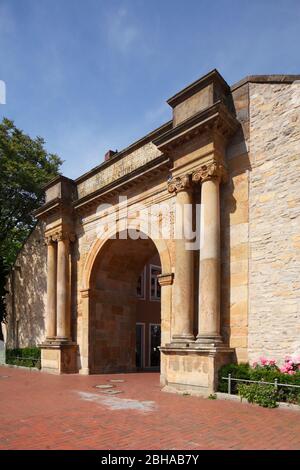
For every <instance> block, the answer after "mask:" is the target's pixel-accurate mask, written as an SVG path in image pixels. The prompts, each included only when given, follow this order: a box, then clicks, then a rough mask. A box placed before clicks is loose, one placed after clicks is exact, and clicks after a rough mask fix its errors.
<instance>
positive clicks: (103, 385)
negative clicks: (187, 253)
mask: <svg viewBox="0 0 300 470" xmlns="http://www.w3.org/2000/svg"><path fill="white" fill-rule="evenodd" d="M95 387H96V388H102V389H103V388H104V389H106V388H113V385H109V384H101V385H95Z"/></svg>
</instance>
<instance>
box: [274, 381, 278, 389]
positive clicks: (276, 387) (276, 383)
mask: <svg viewBox="0 0 300 470" xmlns="http://www.w3.org/2000/svg"><path fill="white" fill-rule="evenodd" d="M274 388H275V390H276V392H277V390H278V379H274Z"/></svg>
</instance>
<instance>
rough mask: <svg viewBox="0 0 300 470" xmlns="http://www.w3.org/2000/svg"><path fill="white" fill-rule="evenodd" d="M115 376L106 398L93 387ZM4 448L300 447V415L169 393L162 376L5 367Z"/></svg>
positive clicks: (0, 422) (1, 399) (0, 417)
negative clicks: (161, 383)
mask: <svg viewBox="0 0 300 470" xmlns="http://www.w3.org/2000/svg"><path fill="white" fill-rule="evenodd" d="M4 375H8V376H9V377H8V378H1V376H4ZM111 378H113V379H116V378H122V379H124V380H125V382H124V383H118V384H115V385H116V389H118V390H122V391H123V393H121V394H119V395H115V396H109V397H107V396H106V395H105V394H104V393H101V391H99V389H96V388H95V387H94V386H95V385H96V384H101V383H109V380H110V379H111ZM145 402H146V403H145ZM149 402H150V403H149ZM0 449H110V450H113V449H146V450H150V449H167V450H173V449H300V413H299V412H298V411H292V410H281V409H264V408H260V407H257V406H253V405H246V404H240V403H239V402H228V401H222V400H208V399H204V398H198V397H191V396H179V395H175V394H169V393H164V392H161V391H160V386H159V375H158V374H155V373H143V374H118V375H97V376H95V375H94V376H88V377H87V376H80V375H63V376H54V375H46V374H43V373H40V372H34V371H32V372H30V371H25V370H21V369H11V368H6V367H0Z"/></svg>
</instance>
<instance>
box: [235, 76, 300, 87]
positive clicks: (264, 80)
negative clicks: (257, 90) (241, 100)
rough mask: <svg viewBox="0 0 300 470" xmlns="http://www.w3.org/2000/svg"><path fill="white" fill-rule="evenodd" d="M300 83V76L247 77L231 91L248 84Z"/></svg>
mask: <svg viewBox="0 0 300 470" xmlns="http://www.w3.org/2000/svg"><path fill="white" fill-rule="evenodd" d="M298 80H299V81H300V75H296V74H295V75H282V74H281V75H280V74H277V75H276V74H275V75H247V76H246V77H244V78H242V80H239V81H238V82H236V83H234V84H233V85H231V87H230V90H231V91H234V90H236V89H237V88H240V87H241V86H243V85H245V84H246V83H270V84H273V83H274V84H275V83H286V84H291V83H294V82H295V81H298Z"/></svg>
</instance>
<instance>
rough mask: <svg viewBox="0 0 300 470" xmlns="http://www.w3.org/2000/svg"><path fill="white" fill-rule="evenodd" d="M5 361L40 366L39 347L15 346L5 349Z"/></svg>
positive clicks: (18, 364) (20, 364)
mask: <svg viewBox="0 0 300 470" xmlns="http://www.w3.org/2000/svg"><path fill="white" fill-rule="evenodd" d="M6 363H7V364H13V365H16V366H23V367H38V368H40V367H41V350H40V349H39V348H17V349H7V350H6Z"/></svg>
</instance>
